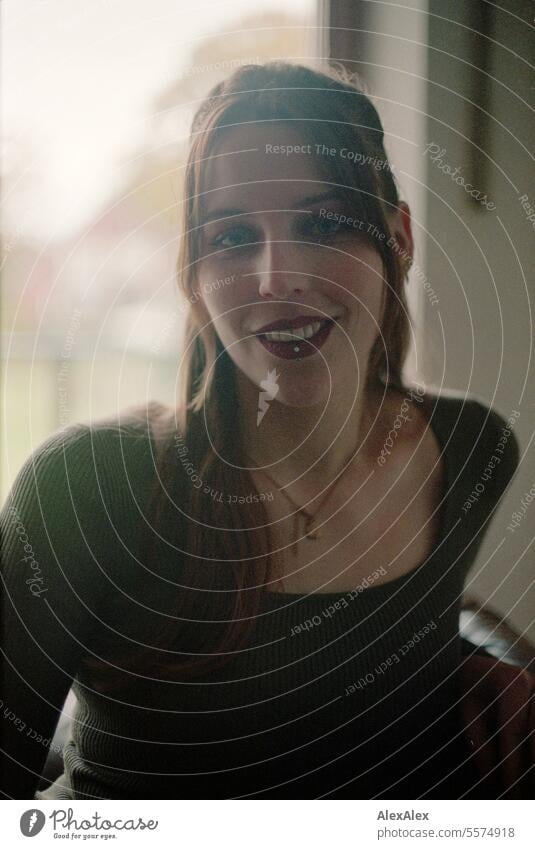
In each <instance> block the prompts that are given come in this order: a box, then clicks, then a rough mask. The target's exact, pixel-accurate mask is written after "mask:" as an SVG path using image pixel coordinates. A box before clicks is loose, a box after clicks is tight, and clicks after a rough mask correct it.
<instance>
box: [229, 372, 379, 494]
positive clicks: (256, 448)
mask: <svg viewBox="0 0 535 849" xmlns="http://www.w3.org/2000/svg"><path fill="white" fill-rule="evenodd" d="M363 387H365V381H362V384H361V385H359V387H358V390H355V391H354V392H351V391H348V388H347V387H346V388H341V389H340V388H339V389H338V390H337V389H336V388H335V387H333V389H332V394H331V397H330V399H329V402H328V404H327V406H325V405H324V404H321V405H313V406H310V407H291V406H289V405H286V404H281V403H280V402H278V401H277V400H276V399H274V400H272V401H270V402H269V408H268V410H267V411H266V413H265V415H264V417H263V418H262V420H261V422H260V424H259V425H258V426H257V424H256V422H257V410H258V399H259V390H258V387H257V386H256V385H255V384H253V383H252V382H251V381H250V380H249V379H248V378H247V377H246V376H245V375H244V374H243V372H241V371H237V392H238V399H239V405H240V414H239V424H240V429H241V445H242V448H243V450H244V451H245V457H244V465H246V466H251V465H254V466H258V467H262V466H264V467H266V471H267V472H268V473H269V474H270V475H272V476H273V477H275V478H277V479H279V480H281V481H283V480H284V481H287V480H288V481H294V480H297V479H299V478H301V477H304V476H305V474H306V479H307V481H312V480H316V479H317V480H319V481H323V482H325V478H328V479H332V478H334V477H335V476H336V474H337V473H338V472H339V471H340V470H341V469H342V468H344V466H345V465H346V463H347V462H348V461H349V460H350V459H351V457H352V456H353V454H355V453H356V452H357V459H358V460H363V459H364V458H365V457H366V456H371V455H372V453H373V448H372V442H373V439H372V433H371V429H372V427H373V421H374V418H375V416H376V413H377V410H378V408H379V404H380V397H381V391H380V390H374V391H371V390H369V389H366V388H363ZM361 446H362V448H361Z"/></svg>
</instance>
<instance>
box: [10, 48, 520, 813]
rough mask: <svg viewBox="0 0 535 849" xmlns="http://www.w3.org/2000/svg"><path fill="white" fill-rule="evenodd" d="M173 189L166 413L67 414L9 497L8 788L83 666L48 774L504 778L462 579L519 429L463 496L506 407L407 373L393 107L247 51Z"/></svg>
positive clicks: (60, 791)
mask: <svg viewBox="0 0 535 849" xmlns="http://www.w3.org/2000/svg"><path fill="white" fill-rule="evenodd" d="M184 208H185V226H184V238H183V244H182V251H181V257H180V263H179V283H180V287H181V292H182V294H183V296H184V299H185V306H186V309H187V318H186V323H185V328H186V329H185V337H184V343H183V353H182V357H181V360H180V367H179V384H178V385H179V393H180V397H179V400H178V404H177V408H176V410H175V409H170V408H168V407H166V406H165V405H163V404H159V403H158V402H152V403H150V404H149V405H148V406H146V407H145V408H144V409H142V408H136V409H129V410H127V411H125V413H124V415H123V416H121V418H120V420H108V421H104V420H101V421H99V422H97V423H96V424H94V425H93V426H91V427H89V426H86V425H83V424H81V425H75V426H72V427H70V428H68V429H67V430H66V431H65V432H64V433H62V434H55V435H54V436H53V437H51V438H50V439H49V440H47V441H46V442H45V443H44V445H42V446H41V447H40V448H39V449H38V450H37V452H35V453H34V455H33V457H32V458H30V460H29V461H27V463H26V464H25V466H24V468H23V469H22V470H21V472H20V473H19V476H18V478H17V481H16V482H15V484H14V487H13V490H12V493H11V496H10V499H8V502H7V504H6V507H5V508H4V516H3V518H4V521H5V525H6V539H7V546H6V550H7V570H6V572H7V580H8V585H9V593H10V595H9V598H10V604H9V605H8V608H9V610H8V616H7V620H8V633H7V639H6V643H7V645H8V646H9V652H10V663H9V664H7V668H6V688H5V693H6V698H5V703H6V704H7V705H8V706H9V707H10V709H11V710H12V711H13V712H14V713H15V715H16V716H17V717H18V718H19V719H20V720H21V722H23V723H24V725H25V729H27V728H28V727H30V728H32V729H33V731H35V732H36V735H37V736H39V737H40V738H41V742H38V741H37V742H36V737H34V736H33V734H30V735H28V733H27V732H26V730H24V731H19V730H18V729H17V728H16V726H15V724H14V721H13V722H12V723H11V725H10V726H9V728H8V731H7V747H6V748H7V751H8V755H9V758H10V760H9V767H8V769H7V770H6V774H7V778H6V781H5V785H4V786H5V787H6V788H7V794H8V795H10V796H14V797H17V798H19V797H21V798H25V796H26V794H28V795H29V796H31V795H32V794H33V793H34V792H35V790H36V787H37V782H38V776H39V774H40V771H41V769H42V765H43V762H44V759H45V756H46V748H47V746H46V741H47V739H48V738H50V737H51V735H52V733H53V730H54V727H55V723H56V721H57V715H58V710H59V709H60V708H61V705H62V702H63V699H64V698H65V695H66V694H67V692H68V689H69V687H70V684H71V682H72V681H73V680H74V684H73V688H74V692H75V693H76V696H77V698H78V709H77V712H76V714H75V716H74V718H73V724H72V732H71V737H70V739H69V741H68V743H67V745H66V748H65V752H64V774H63V775H62V776H60V778H59V779H58V780H57V781H56V782H55V783H54V785H53V787H52V788H50V790H48V791H46V792H45V793H43V794H39V793H38V794H37V796H36V798H188V797H191V798H462V797H465V798H466V797H468V796H470V795H471V796H472V797H478V796H480V795H481V796H482V797H483V798H484V797H485V796H484V794H485V793H488V794H498V793H499V792H500V787H499V783H498V779H497V778H496V776H494V775H493V774H492V771H491V770H488V769H487V770H486V771H485V772H484V773H482V772H481V770H480V769H479V768H478V762H477V759H476V758H474V756H473V754H472V750H471V745H470V737H469V735H468V734H467V729H466V727H465V725H464V719H463V715H462V711H461V700H460V699H461V695H462V690H461V684H460V682H461V677H460V674H459V671H460V669H461V668H463V664H465V663H466V660H464V659H463V658H462V657H461V641H460V638H459V633H458V621H459V603H460V597H461V593H462V589H463V583H464V580H465V577H466V574H467V572H468V570H469V568H470V565H471V563H472V562H473V559H474V557H475V555H476V553H477V550H478V548H479V545H480V543H481V539H482V536H483V533H484V529H485V521H486V519H487V518H488V516H489V514H490V513H491V512H492V510H493V509H494V507H495V505H496V503H497V501H498V499H499V497H500V496H501V494H502V492H503V490H504V489H505V487H506V485H507V483H508V481H509V479H510V477H511V475H512V473H513V471H514V469H515V467H516V465H517V462H518V445H517V443H516V439H515V437H514V435H513V434H512V432H511V431H510V429H509V430H508V433H509V436H508V438H506V439H505V442H504V443H503V444H502V445H501V453H500V456H499V458H498V459H496V461H495V463H494V467H495V468H493V472H492V475H491V476H490V479H489V481H488V483H487V484H486V486H485V487H484V490H483V492H482V493H481V494H480V495H479V497H478V498H477V499H476V500H475V501H474V502H470V509H469V510H467V511H466V513H464V514H463V513H462V505H463V504H466V503H467V500H468V498H469V495H470V494H471V493H472V490H473V488H474V486H475V484H476V483H477V482H478V481H479V480H480V476H481V473H482V472H483V471H484V470H485V468H486V466H487V464H488V463H489V460H490V459H491V457H492V456H496V454H497V452H498V451H499V445H500V439H501V437H502V433H503V432H504V425H505V422H504V420H503V419H502V418H501V417H500V416H499V415H498V414H497V413H496V412H495V411H493V410H491V409H489V408H488V407H486V406H485V404H484V403H483V402H482V401H480V400H479V399H477V398H474V397H473V396H472V397H471V398H469V399H465V398H463V397H462V396H461V395H460V394H455V393H445V394H442V395H432V394H431V393H428V392H426V391H425V390H424V389H423V388H422V387H410V386H405V385H404V383H403V379H402V368H403V364H404V360H405V356H406V352H407V345H408V340H409V330H410V324H409V318H408V313H407V306H406V300H405V293H404V284H405V281H406V277H407V271H408V268H409V265H410V262H411V259H412V254H413V236H412V226H411V217H410V211H409V208H408V206H407V204H406V203H404V202H402V201H401V200H400V198H399V196H398V191H397V188H396V184H395V181H394V178H393V175H392V172H391V170H390V168H389V166H388V161H387V158H386V154H385V151H384V146H383V130H382V127H381V123H380V120H379V117H378V114H377V112H376V110H375V108H374V106H373V105H372V103H371V101H370V100H369V99H368V98H367V97H366V96H365V94H364V93H363V92H361V91H360V90H359V89H358V88H357V87H356V86H355V84H354V83H353V82H352V81H351V80H350V79H346V78H344V76H343V75H342V73H340V74H339V73H337V72H334V71H328V72H325V73H320V72H317V71H314V70H310V69H307V68H304V67H301V66H299V65H290V64H285V63H268V64H266V65H251V66H248V67H245V68H241V69H239V70H238V71H236V72H235V73H234V74H232V76H230V77H229V78H228V79H227V80H226V81H225V82H224V83H222V84H220V85H218V86H216V87H215V88H214V89H213V91H212V92H211V93H210V95H209V96H208V98H207V99H206V101H205V102H204V103H203V104H202V105H201V107H200V108H199V110H198V112H197V114H196V116H195V119H194V122H193V128H192V140H191V150H190V154H189V159H188V163H187V167H186V179H185V200H184ZM474 444H476V446H477V447H476V449H475V450H474ZM149 492H150V498H149V497H148V496H149ZM13 511H15V512H13ZM23 535H24V536H23ZM26 538H27V539H28V544H29V545H30V547H31V549H32V550H31V554H30V552H28V556H31V557H32V559H33V562H34V563H36V564H37V566H36V568H34V567H33V566H32V564H31V563H30V567H31V569H33V572H31V569H30V568H29V566H28V565H27V564H26V563H25V562H24V561H22V562H21V560H20V547H21V541H22V539H24V540H25V539H26ZM28 572H30V576H31V580H33V581H34V583H32V584H31V585H28V586H30V587H33V589H32V590H31V591H29V589H28V586H25V582H24V581H23V578H26V576H27V574H28ZM35 579H37V582H36V581H35ZM42 741H45V744H43V742H42ZM21 794H22V795H21Z"/></svg>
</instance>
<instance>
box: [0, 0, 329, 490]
mask: <svg viewBox="0 0 535 849" xmlns="http://www.w3.org/2000/svg"><path fill="white" fill-rule="evenodd" d="M2 6H3V13H4V14H3V24H4V27H3V29H4V34H3V42H4V45H3V97H2V105H1V110H2V115H1V117H2V184H3V203H2V221H1V235H2V255H1V263H2V278H3V295H2V327H1V331H2V353H3V399H2V400H3V411H4V412H3V432H4V446H3V458H2V459H3V462H2V481H1V487H2V500H3V499H4V498H5V496H6V494H7V492H8V489H9V487H10V485H11V483H12V481H13V479H14V477H15V475H16V473H17V471H18V469H19V467H20V465H21V464H22V462H23V461H24V459H25V458H26V457H27V456H28V455H29V454H30V452H31V451H32V450H33V449H34V448H35V447H37V445H38V444H39V443H40V442H41V441H42V440H43V439H44V438H46V437H47V436H48V435H49V434H50V433H52V432H54V431H56V430H59V429H61V428H62V427H65V426H68V425H69V424H70V423H72V422H76V421H92V420H95V419H98V418H100V417H101V416H104V415H108V414H114V413H115V412H117V411H118V410H121V409H123V408H124V407H126V406H129V405H130V404H132V403H142V402H144V401H145V400H149V399H159V400H163V401H166V402H168V403H173V402H174V392H175V378H176V371H177V361H178V360H177V351H178V342H179V339H180V333H181V320H182V319H181V312H180V310H179V299H178V293H177V289H176V283H175V267H176V258H177V251H178V239H179V227H180V222H179V215H178V203H177V202H178V198H179V193H180V187H181V176H182V169H183V165H184V161H185V155H186V150H187V139H188V132H189V124H190V120H191V117H192V113H193V111H194V109H195V108H196V105H197V103H198V101H199V99H200V98H202V97H203V96H204V95H205V94H206V92H207V91H208V90H209V89H210V88H211V87H212V85H214V84H215V83H216V82H217V81H218V80H220V79H222V78H223V77H225V76H226V75H227V74H229V73H230V72H231V71H232V70H233V69H234V68H236V67H238V66H240V65H243V64H248V63H250V62H258V61H264V60H267V59H276V58H281V59H289V60H293V61H304V62H309V61H311V59H313V56H314V54H315V50H316V43H317V42H316V40H317V32H318V29H317V15H318V12H317V4H316V0H293V2H292V3H288V2H287V0H259V2H255V3H251V2H249V0H231V2H225V3H222V2H202V0H198V2H195V3H191V4H190V3H184V2H176V0H152V2H151V3H147V2H145V0H92V2H90V3H89V2H85V0H47V2H46V3H43V2H40V0H39V2H31V0H29V1H28V2H24V3H20V2H17V0H4V3H3V4H2Z"/></svg>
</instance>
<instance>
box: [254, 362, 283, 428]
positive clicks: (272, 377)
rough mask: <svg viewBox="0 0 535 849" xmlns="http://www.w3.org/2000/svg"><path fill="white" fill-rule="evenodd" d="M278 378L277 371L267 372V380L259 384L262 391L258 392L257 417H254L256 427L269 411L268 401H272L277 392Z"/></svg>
mask: <svg viewBox="0 0 535 849" xmlns="http://www.w3.org/2000/svg"><path fill="white" fill-rule="evenodd" d="M278 377H279V374H278V373H277V370H276V369H273V370H272V371H268V376H267V378H266V379H265V380H262V381H261V382H260V386H261V387H262V389H263V390H264V391H263V392H260V393H259V396H258V415H257V417H256V426H257V427H258V425H259V424H260V422H261V421H262V419H263V418H264V416H265V415H266V413H267V411H268V409H269V404H268V401H273V399H274V398H275V396H276V395H277V393H278V391H279V385H278V383H277V379H278Z"/></svg>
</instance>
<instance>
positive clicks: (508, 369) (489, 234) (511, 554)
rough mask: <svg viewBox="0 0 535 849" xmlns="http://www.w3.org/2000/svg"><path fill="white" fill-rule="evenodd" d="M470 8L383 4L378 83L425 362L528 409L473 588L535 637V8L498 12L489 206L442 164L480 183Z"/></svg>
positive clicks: (508, 408) (440, 374) (428, 370)
mask: <svg viewBox="0 0 535 849" xmlns="http://www.w3.org/2000/svg"><path fill="white" fill-rule="evenodd" d="M471 5H472V4H471V3H466V2H460V1H459V0H429V3H427V2H424V0H414V2H412V3H409V2H407V0H404V2H403V3H401V2H400V3H399V4H396V3H394V4H392V3H388V4H387V3H379V2H378V3H373V4H372V8H373V17H372V24H371V25H370V27H369V28H370V29H371V30H375V31H376V33H377V34H376V35H370V37H369V38H370V46H369V53H370V57H371V58H373V62H374V68H373V74H372V76H371V79H372V80H373V87H374V91H375V94H376V96H377V98H376V103H377V105H378V106H379V108H380V109H381V112H382V114H383V116H384V118H385V124H386V127H387V130H388V132H389V135H390V139H389V145H390V150H391V153H392V155H393V160H394V164H395V166H397V169H398V172H399V176H400V183H401V187H402V190H403V195H404V196H405V197H406V198H407V199H408V201H409V203H410V205H411V206H412V209H413V215H414V223H415V235H416V239H417V242H418V245H419V247H418V250H417V254H416V266H417V268H418V269H419V271H420V276H419V279H415V278H414V277H413V283H412V295H411V304H412V305H413V309H415V316H416V317H417V318H418V319H419V324H420V337H419V340H418V345H417V348H416V351H415V352H414V354H413V358H412V360H411V363H412V367H413V369H416V371H417V374H419V375H420V377H421V378H422V379H423V381H424V382H425V383H426V385H428V386H433V385H437V386H440V387H441V388H445V387H447V388H451V389H458V390H462V391H463V392H467V393H474V394H476V395H478V396H479V397H481V398H483V399H484V400H486V401H487V402H488V403H489V404H491V405H492V406H493V407H495V408H496V409H497V410H498V411H499V412H501V413H502V414H503V415H504V416H505V417H506V418H507V417H508V416H510V415H511V412H512V411H513V410H516V411H519V412H520V417H519V418H518V420H517V424H516V426H515V432H516V434H517V436H518V438H519V441H520V444H521V450H522V455H523V456H522V459H521V464H520V468H519V470H518V472H517V475H516V478H515V480H514V481H513V483H512V484H511V486H510V489H509V491H508V493H507V495H506V496H505V497H504V499H503V500H502V504H501V506H500V508H499V510H498V511H496V513H495V514H494V518H493V520H492V523H491V525H490V527H489V530H488V533H487V537H486V540H485V543H484V545H483V546H482V549H481V551H480V554H479V556H478V558H477V561H476V563H475V565H474V566H473V568H472V570H471V572H470V575H469V577H468V581H467V586H466V591H467V594H468V593H470V594H471V595H475V596H476V597H477V598H479V599H480V600H482V601H485V602H486V603H487V604H489V605H490V606H493V607H495V608H496V609H497V610H498V611H499V612H501V613H502V614H504V615H505V616H507V618H508V620H509V621H510V622H511V623H512V624H513V625H514V626H516V627H517V628H518V629H520V630H521V631H525V632H526V635H527V636H529V637H531V639H535V623H534V618H535V603H534V601H533V599H534V596H535V592H534V588H533V583H532V582H533V579H534V576H535V544H534V543H533V537H534V529H535V499H534V501H533V503H532V504H531V506H528V508H527V511H526V512H525V515H524V517H523V518H522V521H521V522H520V525H519V527H518V528H516V530H515V531H514V532H511V531H508V530H507V525H508V524H509V523H510V522H511V516H512V513H513V512H515V511H519V512H521V513H522V512H523V509H524V508H523V507H522V505H521V499H522V498H523V497H524V495H525V493H526V492H528V491H529V490H530V488H531V487H533V486H534V484H535V446H534V441H535V440H533V435H534V430H533V426H534V422H535V372H534V366H533V358H534V357H533V352H532V350H531V346H532V339H531V335H532V331H533V324H532V322H533V315H535V308H534V307H535V305H534V297H533V296H534V294H535V283H534V279H533V268H534V263H533V257H534V251H533V244H534V240H533V236H534V232H535V231H534V229H533V223H532V222H530V221H529V220H528V213H527V212H526V211H525V210H524V209H523V208H522V205H521V201H520V197H521V196H523V195H524V194H527V195H528V196H529V202H530V204H531V206H532V207H535V179H534V178H535V172H534V169H533V158H532V156H531V155H530V153H529V152H528V151H529V150H530V149H531V150H532V147H533V146H532V145H531V148H530V141H532V139H533V130H534V122H533V111H532V109H530V108H529V107H528V106H527V105H526V103H525V102H523V101H528V102H531V103H533V92H534V90H535V81H534V78H533V74H531V75H530V73H529V68H528V64H527V63H528V62H529V61H531V63H532V64H533V62H534V55H533V54H534V43H535V41H534V39H533V30H532V29H531V28H530V26H529V25H530V24H532V23H533V9H532V4H531V3H530V2H528V0H511V2H508V3H507V4H506V11H503V10H501V9H498V8H497V7H496V6H494V7H493V8H494V31H493V33H492V37H493V38H494V40H495V42H497V43H495V44H493V45H492V47H491V53H490V74H491V76H492V77H494V79H492V80H489V79H486V82H485V85H486V86H487V91H486V94H487V96H488V97H489V109H488V111H489V113H490V119H489V133H488V136H487V138H486V140H484V141H483V143H482V145H481V146H482V147H483V150H484V151H486V152H487V153H488V155H489V156H490V160H489V164H488V174H487V178H486V180H484V182H485V184H484V185H481V186H476V187H475V188H477V190H478V191H480V192H481V195H484V194H486V197H487V200H488V202H489V204H495V206H496V208H495V209H494V210H493V209H490V210H489V209H487V208H485V207H483V206H482V205H481V204H479V205H476V204H475V203H474V201H473V200H471V199H470V197H469V196H468V194H467V192H466V191H465V189H464V188H463V186H462V185H459V184H457V183H456V182H454V180H453V179H452V177H451V176H448V175H447V174H445V173H444V172H443V171H441V170H440V167H439V166H440V165H441V163H440V162H439V161H438V159H439V158H440V159H441V160H442V166H445V165H449V166H450V168H451V170H453V171H455V169H457V168H458V169H459V170H458V171H457V173H456V176H457V178H459V177H463V178H464V179H465V180H466V182H470V180H471V170H470V167H471V166H470V162H471V157H470V153H471V151H472V150H474V147H473V145H471V144H470V142H469V140H468V138H467V136H468V134H469V126H470V106H469V104H468V103H467V98H470V96H471V91H472V89H471V69H470V66H469V61H470V58H471V56H472V55H473V54H472V42H471V38H472V35H471V32H470V29H469V20H468V17H467V16H468V15H469V12H470V6H471ZM515 15H516V16H518V17H515ZM448 19H450V20H448ZM418 43H419V44H418ZM381 65H383V66H386V65H388V66H390V68H391V70H388V69H387V68H385V67H382V68H381V67H380V66H381ZM407 72H409V73H410V74H413V76H410V75H409V74H408V73H407ZM381 98H385V100H384V101H383V102H381ZM389 99H391V100H394V101H395V102H394V103H389V102H388V100H389ZM418 110H421V112H419V111H418ZM429 144H436V145H437V147H438V150H440V151H441V150H442V149H444V148H445V152H444V153H443V154H442V155H441V156H440V157H438V158H437V160H436V161H435V162H433V161H431V156H430V154H429V153H427V154H426V153H425V148H426V146H427V145H429ZM526 148H527V150H526ZM433 150H435V151H436V150H437V148H434V149H433ZM435 155H436V154H435ZM477 155H478V156H480V157H483V156H484V155H485V154H484V153H483V152H478V153H477ZM424 274H425V278H424V277H423V275H424ZM424 279H426V280H427V281H428V283H427V287H426V286H424V285H422V284H423V281H424ZM429 287H431V289H432V290H433V292H434V293H436V296H431V295H430V290H429ZM436 298H438V301H437V300H436ZM530 357H531V362H530ZM530 585H531V586H530ZM530 593H531V595H530Z"/></svg>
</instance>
